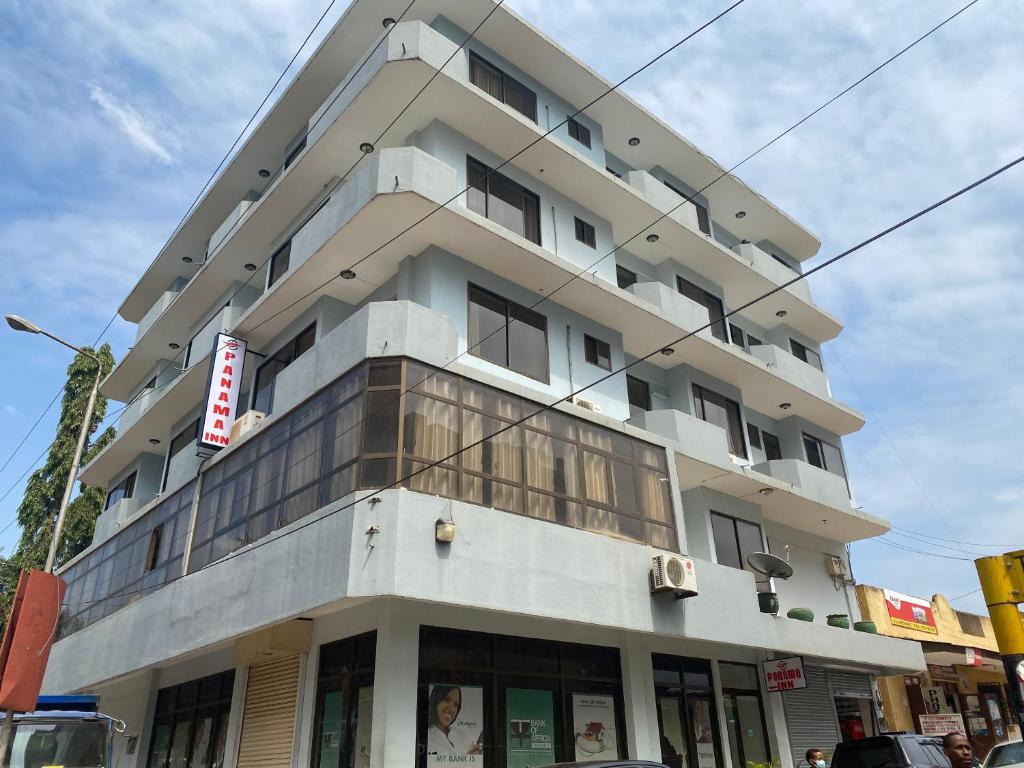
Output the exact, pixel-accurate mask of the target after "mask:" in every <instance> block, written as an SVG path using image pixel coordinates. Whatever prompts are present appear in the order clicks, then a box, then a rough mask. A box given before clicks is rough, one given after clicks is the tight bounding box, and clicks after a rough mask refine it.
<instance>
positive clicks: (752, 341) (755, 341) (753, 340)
mask: <svg viewBox="0 0 1024 768" xmlns="http://www.w3.org/2000/svg"><path fill="white" fill-rule="evenodd" d="M762 344H764V342H763V341H761V340H760V339H759V338H757V337H756V336H751V335H750V334H749V333H748V334H747V346H748V347H759V346H761V345H762Z"/></svg>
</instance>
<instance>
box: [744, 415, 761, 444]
mask: <svg viewBox="0 0 1024 768" xmlns="http://www.w3.org/2000/svg"><path fill="white" fill-rule="evenodd" d="M747 438H748V439H749V440H750V447H751V448H757V449H758V450H760V449H761V430H759V429H758V428H757V427H755V426H754V425H753V424H751V423H750V422H749V421H748V422H747Z"/></svg>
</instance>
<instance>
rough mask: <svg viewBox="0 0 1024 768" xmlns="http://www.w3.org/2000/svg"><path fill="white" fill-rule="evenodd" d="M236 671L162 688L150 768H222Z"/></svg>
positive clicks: (158, 696) (151, 741)
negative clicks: (186, 767)
mask: <svg viewBox="0 0 1024 768" xmlns="http://www.w3.org/2000/svg"><path fill="white" fill-rule="evenodd" d="M234 684H235V672H234V670H228V671H227V672H222V673H220V674H217V675H210V676H209V677H204V678H202V679H201V680H190V681H189V682H187V683H182V684H181V685H175V686H173V687H170V688H162V689H161V690H160V693H159V694H158V695H157V700H156V714H155V715H154V717H153V735H152V737H151V739H150V746H149V760H148V761H147V763H146V765H147V768H182V767H183V766H188V767H189V768H221V766H223V765H224V745H225V743H226V742H227V734H228V716H229V715H230V713H231V693H232V690H233V688H234Z"/></svg>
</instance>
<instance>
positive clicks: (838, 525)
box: [630, 410, 889, 541]
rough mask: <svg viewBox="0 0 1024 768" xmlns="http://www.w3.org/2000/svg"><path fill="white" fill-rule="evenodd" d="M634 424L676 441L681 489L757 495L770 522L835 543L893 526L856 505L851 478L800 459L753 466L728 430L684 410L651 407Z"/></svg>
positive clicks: (880, 531)
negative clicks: (735, 449)
mask: <svg viewBox="0 0 1024 768" xmlns="http://www.w3.org/2000/svg"><path fill="white" fill-rule="evenodd" d="M630 423H631V424H634V425H635V426H637V427H639V428H640V429H645V430H647V431H649V432H653V433H655V434H657V435H661V436H662V437H665V438H668V439H670V440H672V441H673V442H674V443H675V452H676V454H675V455H676V471H677V473H678V476H679V488H680V491H688V490H690V489H691V488H697V487H704V488H710V489H711V490H714V491H718V492H720V493H724V494H726V495H729V496H735V497H737V498H741V499H747V500H750V499H754V500H756V503H757V505H758V506H760V507H761V511H762V513H763V514H764V517H765V519H766V520H773V521H775V522H777V523H779V524H781V525H785V526H788V527H790V528H795V529H797V530H801V531H807V532H809V533H813V534H816V535H820V536H825V537H826V538H830V539H833V540H835V541H858V540H860V539H867V538H871V537H872V536H879V535H881V534H883V533H885V532H886V531H887V530H889V524H888V523H887V522H886V521H884V520H882V519H881V518H877V517H875V516H873V515H870V514H868V513H866V512H864V511H862V510H859V509H854V508H853V505H852V504H851V503H850V494H849V492H848V491H847V488H846V481H845V480H844V479H843V478H841V477H839V476H838V475H833V474H832V473H830V472H826V471H825V470H822V469H818V468H817V467H814V466H812V465H810V464H808V463H806V462H803V461H799V460H797V459H782V460H781V461H769V462H765V463H764V464H758V465H756V466H755V467H751V466H749V465H748V464H747V463H745V462H744V461H743V460H741V459H736V458H734V457H732V456H730V455H729V447H728V439H727V437H726V434H725V430H724V429H722V428H721V427H718V426H715V425H714V424H709V423H708V422H705V421H702V420H701V419H698V418H695V417H693V416H690V415H689V414H687V413H683V412H681V411H676V410H662V411H648V412H646V413H642V414H639V415H637V416H635V417H633V418H632V419H630ZM765 491H767V493H765Z"/></svg>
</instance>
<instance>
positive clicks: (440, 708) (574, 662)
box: [416, 627, 626, 768]
mask: <svg viewBox="0 0 1024 768" xmlns="http://www.w3.org/2000/svg"><path fill="white" fill-rule="evenodd" d="M419 666H420V673H419V697H418V732H417V734H418V735H417V762H416V765H417V766H420V768H423V767H424V766H427V767H429V768H434V766H444V765H452V764H457V765H464V766H479V767H480V768H527V766H535V765H546V764H548V763H554V762H559V761H564V760H594V759H601V758H611V759H616V758H620V757H625V756H626V745H625V722H624V720H623V708H622V674H621V667H620V662H619V651H618V649H616V648H601V647H598V646H589V645H576V644H572V643H559V642H553V641H547V640H533V639H527V638H519V637H509V636H504V635H487V634H481V633H476V632H463V631H458V630H449V629H440V628H434V627H423V628H422V630H421V632H420V665H419Z"/></svg>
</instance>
